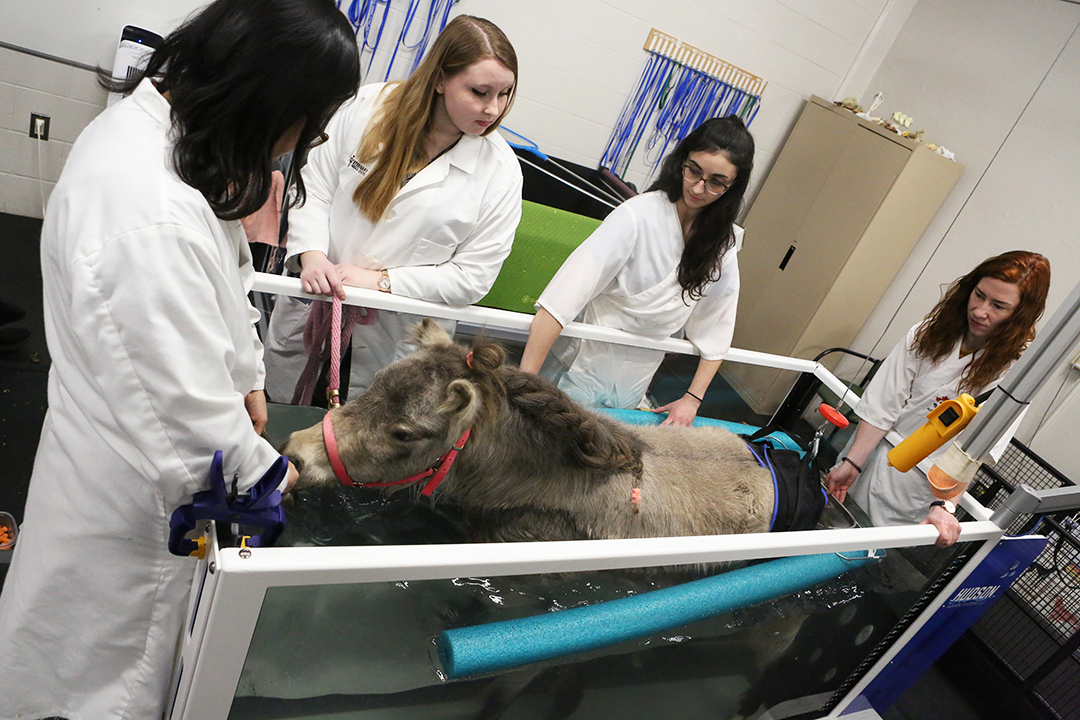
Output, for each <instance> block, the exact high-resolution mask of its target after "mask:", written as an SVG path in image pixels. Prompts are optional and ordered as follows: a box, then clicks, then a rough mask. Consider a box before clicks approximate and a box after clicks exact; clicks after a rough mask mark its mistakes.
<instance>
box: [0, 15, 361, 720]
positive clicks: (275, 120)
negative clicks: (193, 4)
mask: <svg viewBox="0 0 1080 720" xmlns="http://www.w3.org/2000/svg"><path fill="white" fill-rule="evenodd" d="M359 81H360V63H359V58H358V54H357V49H356V37H355V35H354V34H353V32H352V28H351V27H350V26H349V22H348V20H347V19H346V18H345V16H344V15H342V13H341V12H340V11H338V10H337V9H336V8H335V7H334V3H332V2H330V0H259V1H258V2H254V1H253V0H217V1H216V2H214V3H212V4H210V5H208V6H207V7H205V8H202V9H201V10H200V11H198V12H197V13H196V14H194V15H192V16H191V17H190V18H189V19H188V20H187V21H185V23H184V24H183V25H182V26H181V27H179V28H178V29H176V30H175V31H174V32H172V33H171V34H169V36H168V37H167V38H165V41H164V43H162V45H161V46H160V47H159V48H157V49H156V50H155V51H154V53H153V55H152V57H151V58H150V60H149V65H148V66H147V68H146V69H145V71H144V72H143V73H140V74H139V76H138V77H134V78H130V79H122V80H112V79H108V78H107V76H106V77H105V78H103V82H102V84H103V85H106V86H107V87H108V88H109V89H111V90H117V91H130V92H131V95H130V96H129V97H127V98H126V99H124V100H122V101H121V102H118V103H116V104H114V105H112V106H111V107H109V108H108V109H107V110H105V111H104V112H103V113H101V114H100V115H99V116H98V117H97V118H95V119H94V121H93V122H92V123H90V124H89V125H88V126H87V128H86V129H85V130H84V131H83V132H82V134H80V135H79V138H78V139H77V140H76V141H75V144H74V145H73V146H72V148H71V153H70V156H69V157H68V159H67V162H66V163H65V165H64V170H63V172H62V173H61V175H60V179H59V181H58V182H57V184H56V187H55V189H54V190H53V193H52V195H51V196H50V198H49V204H48V207H47V208H46V211H45V221H44V224H43V226H42V231H41V270H42V282H43V286H44V299H45V328H46V334H47V336H48V343H49V354H50V356H51V359H52V366H51V367H50V369H49V410H48V414H47V415H46V417H45V423H44V425H43V427H42V430H41V439H40V443H39V445H38V451H37V456H36V458H35V460H34V471H33V475H32V477H31V480H30V488H29V492H28V496H27V500H26V511H25V517H24V523H23V528H22V533H21V534H20V535H19V538H18V544H17V546H16V548H15V554H14V557H13V558H12V563H11V568H10V570H8V574H7V579H6V581H5V582H4V591H3V595H2V596H0V658H3V659H4V660H3V662H0V717H3V718H15V717H20V718H31V717H32V718H44V717H63V718H160V717H162V716H163V714H165V712H166V700H167V697H168V691H169V687H168V685H169V679H170V676H171V672H172V666H173V657H174V655H175V653H176V649H177V645H178V642H179V640H180V637H181V628H182V626H183V624H184V617H185V616H186V614H187V611H188V596H189V592H190V589H191V581H192V576H193V573H194V571H195V568H196V564H195V560H194V559H193V558H188V557H177V556H175V555H172V554H170V552H169V550H168V547H167V545H166V541H167V540H168V537H169V520H170V516H171V515H172V513H173V511H174V510H176V509H177V508H178V507H180V506H182V505H185V504H187V503H190V502H191V500H192V495H193V494H194V493H196V492H201V491H205V490H207V489H208V487H209V482H208V479H207V478H208V476H209V470H210V465H211V462H212V461H213V459H214V454H215V452H216V451H219V450H220V451H221V452H222V455H223V459H224V462H223V471H224V474H225V477H229V478H233V482H234V485H233V487H234V488H236V490H237V491H239V492H241V493H246V492H247V491H248V489H249V488H251V487H252V486H254V485H255V484H256V483H257V482H258V481H259V480H260V479H261V478H262V477H263V475H264V473H266V472H267V470H268V469H269V468H270V467H271V466H272V465H274V464H275V463H278V461H279V459H280V455H278V453H277V451H276V450H275V449H274V447H273V445H271V444H270V443H269V442H267V441H266V440H265V439H264V438H262V437H260V433H261V431H262V429H263V426H264V425H265V423H266V402H265V400H264V399H263V392H262V375H263V373H262V345H261V344H260V342H259V340H258V337H257V336H256V335H255V328H254V326H253V320H254V318H255V317H257V314H255V311H254V309H253V308H252V307H251V304H250V303H249V302H248V292H249V291H250V290H251V283H252V281H253V276H254V270H253V268H252V260H251V252H250V250H249V248H248V242H247V239H246V237H245V235H244V231H243V229H241V224H240V222H239V220H240V219H241V218H243V217H246V216H248V215H250V214H251V213H252V212H255V211H256V210H257V209H258V208H260V207H262V206H263V205H264V204H265V203H266V201H267V198H268V196H269V194H270V189H271V172H272V171H271V168H272V161H273V159H274V158H275V157H277V156H280V155H283V154H285V153H288V152H293V151H294V150H295V149H296V148H304V147H306V146H307V145H308V144H309V143H311V142H312V140H313V139H314V138H316V137H318V136H319V133H320V132H321V131H322V129H323V126H324V125H325V124H326V121H327V119H328V118H330V117H331V116H332V115H333V114H334V113H335V112H336V111H337V108H338V107H339V106H341V104H342V103H344V102H345V101H346V100H348V99H349V98H350V97H352V96H353V94H354V93H355V92H356V87H357V85H358V84H359ZM300 154H301V155H302V154H303V153H302V152H301V153H300ZM303 195H304V192H303V187H302V186H298V187H297V188H296V197H297V199H298V200H302V199H303ZM271 477H273V476H271ZM296 477H297V475H296V471H295V470H294V469H292V468H289V469H288V471H287V474H286V476H285V478H284V479H283V480H282V481H281V484H280V489H282V490H284V489H285V488H286V486H287V485H288V483H290V482H295V479H296Z"/></svg>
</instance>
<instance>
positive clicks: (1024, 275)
mask: <svg viewBox="0 0 1080 720" xmlns="http://www.w3.org/2000/svg"><path fill="white" fill-rule="evenodd" d="M984 277H989V278H994V279H995V280H1001V281H1002V282H1007V283H1010V284H1012V285H1016V287H1017V288H1018V289H1019V290H1020V304H1019V305H1017V307H1016V308H1015V309H1014V310H1013V313H1012V315H1010V316H1009V317H1008V318H1007V319H1006V320H1005V321H1004V322H1002V323H1001V324H1000V325H998V326H997V327H996V328H994V331H993V333H991V335H990V336H989V337H988V338H987V340H986V345H984V346H983V350H982V352H981V353H979V354H978V357H976V359H975V360H973V361H972V362H971V363H970V364H968V366H967V369H966V370H964V374H963V376H962V377H961V378H960V387H959V390H960V392H966V393H970V394H976V393H977V392H978V391H979V390H981V389H982V388H984V387H986V386H987V385H989V384H990V383H991V382H993V381H994V380H995V379H997V377H998V376H999V375H1001V374H1002V373H1003V372H1004V371H1005V370H1006V369H1007V368H1008V366H1009V365H1010V364H1012V363H1013V362H1014V361H1015V360H1016V359H1017V358H1019V357H1020V354H1021V353H1022V352H1024V350H1025V348H1027V346H1028V344H1029V343H1030V342H1031V341H1032V340H1034V339H1035V323H1037V322H1038V321H1039V318H1041V317H1042V314H1043V310H1044V309H1046V295H1047V293H1048V292H1049V291H1050V261H1049V260H1047V259H1046V258H1045V257H1043V256H1042V255H1040V254H1038V253H1033V252H1027V251H1026V250H1012V251H1010V252H1007V253H1003V254H1001V255H998V256H996V257H992V258H988V259H986V260H983V261H982V262H981V263H979V265H978V266H977V267H976V268H975V269H974V270H972V271H971V272H969V273H968V274H967V275H964V276H963V277H961V278H957V279H956V280H954V281H953V282H952V284H951V285H949V287H948V289H947V290H946V291H945V295H944V296H943V297H942V298H941V300H939V301H938V304H937V305H935V306H934V309H933V310H931V311H930V314H929V315H927V316H926V319H925V320H924V321H923V324H922V325H921V326H920V327H919V329H918V331H917V332H916V333H915V343H914V345H913V348H912V349H913V350H914V351H915V354H916V355H917V356H918V357H921V358H925V359H928V360H932V361H934V362H938V361H940V360H943V359H944V358H945V357H946V356H948V355H949V353H951V352H952V351H953V348H955V347H956V343H957V342H959V341H960V340H961V339H962V338H963V337H964V334H965V333H966V332H967V330H968V322H967V306H968V299H969V298H970V297H971V293H972V291H973V290H974V289H975V286H976V285H978V284H979V281H980V280H982V279H983V278H984Z"/></svg>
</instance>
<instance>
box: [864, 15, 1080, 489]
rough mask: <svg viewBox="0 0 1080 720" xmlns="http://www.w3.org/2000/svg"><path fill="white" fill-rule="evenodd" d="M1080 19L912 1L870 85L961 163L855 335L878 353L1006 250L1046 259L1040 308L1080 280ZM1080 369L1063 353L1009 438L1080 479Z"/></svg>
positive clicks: (887, 106)
mask: <svg viewBox="0 0 1080 720" xmlns="http://www.w3.org/2000/svg"><path fill="white" fill-rule="evenodd" d="M1078 25H1080V6H1077V5H1075V4H1071V3H1066V2H1060V1H1059V0H920V2H919V3H918V5H917V6H916V7H915V9H914V10H913V12H912V13H911V15H910V17H909V18H908V21H907V23H906V24H905V25H904V27H903V29H902V30H901V32H900V33H899V35H898V36H897V37H896V39H895V42H893V43H892V45H891V47H890V49H889V51H888V53H887V55H886V56H885V58H884V60H883V62H882V64H881V66H880V69H879V71H878V72H877V73H876V74H875V76H874V77H873V78H872V79H871V80H870V81H869V82H868V86H867V92H868V93H872V92H874V91H877V90H881V91H883V92H884V94H885V97H886V102H885V104H884V105H883V106H882V108H880V110H884V111H885V112H886V114H891V113H892V111H893V110H902V111H903V112H905V113H906V114H908V115H910V116H912V117H914V118H916V123H915V126H916V127H919V128H925V129H926V131H927V136H928V137H929V138H930V139H931V140H934V141H936V142H940V143H942V144H944V145H945V146H947V147H948V148H950V149H951V150H953V151H955V152H956V154H957V158H958V160H960V161H961V162H962V163H963V164H964V165H966V166H967V170H966V171H965V173H964V175H963V176H962V177H961V179H960V181H959V183H958V185H957V187H956V189H955V190H954V191H953V193H952V195H951V196H950V198H949V199H948V201H947V202H946V203H945V205H944V207H943V208H942V210H941V211H940V213H939V214H938V216H937V218H936V219H935V221H934V222H933V223H932V224H931V225H930V227H929V228H928V230H927V232H926V234H925V235H924V236H923V239H922V241H921V242H920V243H919V245H918V246H917V247H916V248H915V250H914V251H913V252H912V254H911V257H910V258H909V260H908V262H907V263H906V264H905V265H904V267H903V268H902V269H901V271H900V273H899V274H898V275H897V277H896V280H895V281H894V282H893V284H892V286H891V287H890V288H889V290H888V291H887V292H886V294H885V296H884V297H883V299H882V300H881V302H880V303H879V305H878V307H877V308H876V310H875V311H874V313H873V314H872V315H871V316H870V319H869V321H868V322H867V324H866V326H865V327H864V329H863V331H862V333H860V335H859V337H858V338H857V340H856V342H855V344H854V347H855V348H856V349H859V350H862V351H864V352H873V353H876V354H879V355H882V354H884V353H887V352H888V350H889V349H890V348H892V347H893V345H894V344H895V343H896V342H898V341H899V339H900V338H901V337H902V336H903V334H904V332H905V331H906V330H907V328H909V327H910V326H911V325H913V324H914V323H916V322H918V321H919V320H920V319H922V317H923V316H924V315H925V314H926V313H927V312H928V311H929V310H930V308H931V307H932V306H933V304H934V303H935V302H936V301H937V299H938V297H939V293H940V286H941V285H942V284H946V283H949V282H951V281H952V280H954V279H955V278H957V277H959V276H960V275H963V274H964V273H966V272H967V271H968V270H970V269H971V268H972V267H974V266H975V265H976V264H977V263H978V262H980V261H981V260H983V259H984V258H986V257H989V256H991V255H995V254H997V253H1000V252H1004V251H1006V250H1013V249H1023V250H1034V251H1036V252H1040V253H1042V254H1044V255H1046V257H1047V258H1048V259H1049V260H1050V263H1051V267H1052V276H1053V278H1052V285H1051V289H1050V297H1049V300H1048V303H1047V311H1046V317H1049V316H1050V315H1051V314H1052V313H1053V312H1054V310H1056V308H1057V306H1058V305H1059V304H1060V303H1061V302H1062V300H1063V299H1064V298H1065V296H1066V295H1067V294H1068V293H1069V291H1071V289H1072V288H1073V287H1074V286H1075V285H1076V283H1077V282H1080V237H1078V235H1080V203H1078V202H1077V200H1076V198H1077V196H1078V194H1080V142H1077V130H1076V118H1077V117H1080V93H1078V92H1077V88H1078V87H1080V34H1078V33H1076V30H1077V26H1078ZM1078 350H1080V348H1078ZM1078 381H1080V373H1077V372H1076V371H1075V370H1071V369H1069V368H1068V366H1067V364H1066V363H1062V364H1061V366H1060V367H1059V369H1058V371H1057V372H1056V373H1055V375H1054V377H1053V378H1052V379H1051V381H1050V383H1048V385H1047V387H1045V388H1044V389H1043V391H1042V392H1041V393H1040V394H1039V395H1038V396H1037V398H1036V400H1035V401H1034V402H1033V403H1032V407H1031V408H1030V410H1029V412H1028V416H1027V418H1026V419H1025V423H1024V425H1023V426H1022V427H1021V430H1020V432H1019V433H1018V438H1019V439H1020V440H1023V441H1028V442H1030V443H1031V446H1032V448H1033V449H1034V450H1035V451H1036V452H1038V453H1040V454H1042V455H1043V456H1044V457H1046V459H1047V460H1049V461H1050V462H1051V463H1052V464H1053V465H1055V466H1056V467H1057V468H1058V469H1059V470H1061V471H1062V472H1064V473H1065V474H1066V475H1069V476H1071V477H1073V478H1075V479H1077V480H1080V453H1077V452H1076V449H1075V448H1076V443H1077V440H1080V430H1078V429H1077V428H1080V392H1078V391H1077V387H1078V384H1080V382H1078ZM1059 389H1060V394H1059V395H1058V397H1057V401H1056V402H1055V403H1054V405H1053V407H1050V403H1051V401H1052V400H1053V398H1054V395H1055V393H1057V392H1058V391H1059ZM1048 411H1049V412H1048ZM1044 419H1045V422H1043V423H1042V428H1041V429H1040V431H1039V432H1038V434H1037V435H1035V436H1034V438H1033V437H1032V434H1033V433H1034V431H1035V429H1036V427H1037V426H1038V425H1039V424H1040V422H1042V421H1043V420H1044Z"/></svg>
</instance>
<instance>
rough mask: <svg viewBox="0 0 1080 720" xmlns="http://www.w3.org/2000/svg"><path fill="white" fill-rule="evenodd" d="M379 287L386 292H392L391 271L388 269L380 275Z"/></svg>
mask: <svg viewBox="0 0 1080 720" xmlns="http://www.w3.org/2000/svg"><path fill="white" fill-rule="evenodd" d="M379 289H380V290H382V291H383V292H384V293H388V292H390V273H389V271H387V270H383V271H382V275H380V276H379Z"/></svg>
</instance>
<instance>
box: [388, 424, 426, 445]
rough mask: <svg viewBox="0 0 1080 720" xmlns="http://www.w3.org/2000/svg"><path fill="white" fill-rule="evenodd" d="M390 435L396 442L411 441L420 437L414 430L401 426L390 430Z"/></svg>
mask: <svg viewBox="0 0 1080 720" xmlns="http://www.w3.org/2000/svg"><path fill="white" fill-rule="evenodd" d="M390 437H392V438H394V439H395V440H397V441H398V442H403V443H406V442H412V441H414V440H419V439H420V436H419V435H418V434H417V433H416V432H415V431H414V430H411V429H409V428H407V427H402V426H398V427H396V428H394V429H393V430H391V431H390Z"/></svg>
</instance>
